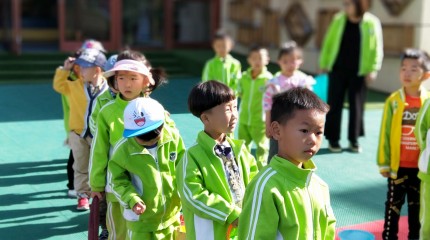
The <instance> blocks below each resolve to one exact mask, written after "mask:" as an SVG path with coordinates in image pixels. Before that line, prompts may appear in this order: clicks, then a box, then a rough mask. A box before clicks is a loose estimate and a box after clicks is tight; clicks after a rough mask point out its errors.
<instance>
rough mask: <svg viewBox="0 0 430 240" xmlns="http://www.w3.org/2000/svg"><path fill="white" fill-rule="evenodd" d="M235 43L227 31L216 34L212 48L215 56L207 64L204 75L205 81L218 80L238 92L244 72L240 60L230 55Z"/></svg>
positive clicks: (203, 79)
mask: <svg viewBox="0 0 430 240" xmlns="http://www.w3.org/2000/svg"><path fill="white" fill-rule="evenodd" d="M233 45H234V42H233V39H232V38H231V37H230V36H229V35H227V34H225V33H218V34H216V35H215V36H214V38H213V40H212V48H213V50H214V52H215V57H213V58H212V59H210V60H208V61H207V62H206V64H205V67H204V69H203V75H202V81H203V82H205V81H209V80H217V81H219V82H222V83H224V84H225V85H227V86H229V87H230V88H231V89H233V90H234V91H235V92H236V90H237V82H238V81H239V79H240V77H241V73H242V72H241V65H240V62H239V61H238V60H237V59H235V58H233V56H231V55H230V51H231V50H232V49H233Z"/></svg>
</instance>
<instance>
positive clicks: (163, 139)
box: [108, 97, 185, 240]
mask: <svg viewBox="0 0 430 240" xmlns="http://www.w3.org/2000/svg"><path fill="white" fill-rule="evenodd" d="M164 119H165V113H164V108H163V106H161V104H160V103H158V102H157V101H155V100H153V99H151V98H148V97H144V98H137V99H135V100H133V101H131V102H130V103H129V104H128V105H127V107H126V108H125V110H124V134H123V136H124V137H125V139H123V140H121V141H120V142H118V144H117V145H116V146H115V147H114V149H113V153H112V158H111V160H110V161H109V165H108V169H109V173H108V176H109V178H110V180H111V181H110V187H111V188H112V189H113V193H114V194H115V196H116V197H117V198H118V200H119V202H120V203H121V205H122V207H124V212H123V217H124V218H125V219H126V221H127V236H126V238H125V239H139V240H154V239H160V240H165V239H167V240H169V239H174V230H175V228H176V227H177V226H179V214H180V209H181V204H180V199H179V195H178V192H177V189H176V175H175V169H176V163H177V160H178V159H180V158H182V156H183V154H184V152H185V146H184V143H183V141H182V138H181V136H180V135H179V132H178V131H177V130H176V128H172V127H170V126H169V125H167V124H165V123H164V122H165V120H164Z"/></svg>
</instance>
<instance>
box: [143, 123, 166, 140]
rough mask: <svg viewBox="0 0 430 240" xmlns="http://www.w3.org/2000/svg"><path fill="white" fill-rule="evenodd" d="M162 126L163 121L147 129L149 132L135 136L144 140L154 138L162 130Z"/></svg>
mask: <svg viewBox="0 0 430 240" xmlns="http://www.w3.org/2000/svg"><path fill="white" fill-rule="evenodd" d="M163 126H164V123H163V124H161V125H160V126H159V127H158V128H156V129H154V130H152V131H149V132H147V133H144V134H141V135H137V136H136V138H139V139H140V140H142V141H145V142H148V141H151V140H152V139H155V138H157V137H158V136H160V134H161V131H162V130H163Z"/></svg>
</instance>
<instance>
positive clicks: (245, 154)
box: [176, 131, 258, 240]
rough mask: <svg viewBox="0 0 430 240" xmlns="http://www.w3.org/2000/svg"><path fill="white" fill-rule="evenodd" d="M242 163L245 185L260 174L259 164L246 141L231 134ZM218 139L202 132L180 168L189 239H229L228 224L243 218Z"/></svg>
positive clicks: (183, 208) (230, 141)
mask: <svg viewBox="0 0 430 240" xmlns="http://www.w3.org/2000/svg"><path fill="white" fill-rule="evenodd" d="M227 141H228V142H229V143H230V145H231V147H232V149H233V153H234V156H235V157H236V160H237V162H238V166H239V168H240V173H241V176H242V178H243V182H244V184H245V187H246V186H247V185H248V183H249V182H250V180H251V179H252V178H253V177H254V176H255V175H256V173H257V171H258V170H257V163H256V161H255V159H254V157H253V156H252V155H251V154H250V153H249V151H248V150H247V148H246V147H245V146H244V144H243V141H241V140H234V139H231V138H229V137H227ZM215 145H216V142H215V140H214V139H213V138H211V137H210V136H209V135H207V134H206V133H205V132H204V131H201V132H200V133H199V134H198V136H197V143H196V144H195V145H193V146H192V147H190V148H189V149H188V150H187V152H186V154H185V156H184V158H183V159H182V160H181V161H180V162H179V164H178V168H177V171H176V176H177V183H178V191H179V194H180V196H181V201H182V211H183V214H184V220H185V225H186V228H187V229H186V231H187V239H188V240H192V239H204V240H211V239H212V240H218V239H225V238H226V233H227V229H228V226H229V225H230V224H231V223H232V222H233V221H234V220H236V219H237V218H238V217H239V214H240V212H241V208H240V207H238V206H236V205H235V203H234V201H233V196H232V194H231V191H230V186H229V184H228V182H227V179H226V174H225V171H224V165H223V163H222V160H221V159H220V158H219V157H218V156H216V155H215V153H214V150H213V149H214V147H215Z"/></svg>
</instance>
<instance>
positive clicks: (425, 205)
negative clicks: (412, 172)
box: [420, 180, 430, 240]
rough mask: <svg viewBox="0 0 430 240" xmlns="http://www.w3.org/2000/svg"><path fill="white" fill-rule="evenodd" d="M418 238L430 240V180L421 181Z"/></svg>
mask: <svg viewBox="0 0 430 240" xmlns="http://www.w3.org/2000/svg"><path fill="white" fill-rule="evenodd" d="M420 200H421V203H420V204H421V205H420V207H421V208H420V223H421V231H420V240H430V182H429V181H426V180H422V181H421V199H420Z"/></svg>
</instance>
